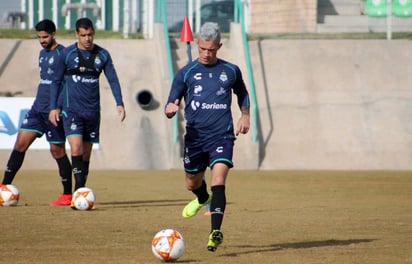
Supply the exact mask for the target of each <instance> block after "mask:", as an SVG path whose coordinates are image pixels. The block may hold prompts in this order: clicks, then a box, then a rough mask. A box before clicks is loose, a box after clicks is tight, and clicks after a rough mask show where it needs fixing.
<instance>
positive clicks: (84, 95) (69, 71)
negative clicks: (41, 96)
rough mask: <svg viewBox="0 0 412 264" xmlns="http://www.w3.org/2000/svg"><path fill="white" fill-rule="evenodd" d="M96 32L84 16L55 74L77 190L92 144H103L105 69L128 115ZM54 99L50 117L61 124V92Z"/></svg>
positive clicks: (121, 111)
mask: <svg viewBox="0 0 412 264" xmlns="http://www.w3.org/2000/svg"><path fill="white" fill-rule="evenodd" d="M94 34H95V30H94V26H93V22H92V21H91V20H90V19H89V18H80V19H78V20H77V21H76V38H77V42H76V43H74V44H72V45H70V46H68V47H67V48H66V49H64V50H63V52H62V59H61V60H59V62H58V66H59V72H57V73H56V74H55V75H54V76H55V78H56V81H55V85H58V84H59V83H64V87H63V96H61V98H62V101H63V102H62V105H63V110H62V118H63V124H64V130H65V133H66V138H67V140H68V142H69V144H70V151H71V156H72V157H71V158H72V166H73V174H74V179H75V187H74V190H77V189H78V188H80V187H84V186H85V185H86V180H87V176H88V172H89V164H90V163H89V162H90V156H91V151H92V146H93V144H94V143H99V133H100V85H99V77H100V74H101V73H102V72H104V74H105V76H106V78H107V80H108V82H109V85H110V88H111V90H112V93H113V96H114V98H115V101H116V107H117V112H118V114H119V117H120V121H123V120H124V119H125V118H126V111H125V108H124V104H123V99H122V92H121V87H120V83H119V79H118V77H117V73H116V70H115V68H114V65H113V61H112V58H111V56H110V53H109V52H108V51H107V50H106V49H104V48H102V47H100V46H98V45H97V44H94ZM52 91H55V90H53V89H52ZM50 98H51V102H50V107H51V108H50V109H51V111H50V114H49V119H50V121H51V122H52V123H53V124H55V125H57V123H58V121H59V120H60V116H59V112H58V102H59V101H58V99H59V95H58V94H57V93H52V94H51V97H50ZM72 208H73V206H72Z"/></svg>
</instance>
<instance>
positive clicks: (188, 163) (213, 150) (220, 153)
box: [183, 139, 234, 174]
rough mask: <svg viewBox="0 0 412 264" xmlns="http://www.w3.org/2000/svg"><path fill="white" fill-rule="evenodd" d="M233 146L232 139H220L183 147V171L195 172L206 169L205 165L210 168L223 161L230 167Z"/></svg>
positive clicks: (231, 164)
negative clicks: (196, 145)
mask: <svg viewBox="0 0 412 264" xmlns="http://www.w3.org/2000/svg"><path fill="white" fill-rule="evenodd" d="M233 146H234V139H221V140H217V141H213V142H209V143H206V144H203V145H201V146H198V147H185V153H184V157H183V163H184V168H185V171H186V172H187V173H191V174H195V173H198V172H201V171H204V170H206V168H207V167H210V168H212V167H213V165H215V164H216V163H225V164H226V165H227V166H228V167H229V168H232V167H233V161H232V158H233Z"/></svg>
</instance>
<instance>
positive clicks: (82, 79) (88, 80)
mask: <svg viewBox="0 0 412 264" xmlns="http://www.w3.org/2000/svg"><path fill="white" fill-rule="evenodd" d="M72 80H73V82H75V83H77V82H81V83H97V82H98V81H99V79H98V78H85V77H81V76H79V75H72Z"/></svg>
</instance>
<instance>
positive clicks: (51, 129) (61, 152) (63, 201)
mask: <svg viewBox="0 0 412 264" xmlns="http://www.w3.org/2000/svg"><path fill="white" fill-rule="evenodd" d="M42 119H43V127H44V131H47V133H45V134H46V139H47V141H48V142H49V143H50V153H51V155H52V157H53V158H54V159H55V160H56V163H57V167H58V169H59V176H60V180H61V183H62V185H63V193H62V194H61V195H60V196H59V197H58V198H57V200H56V201H54V202H52V203H50V204H49V205H50V206H65V205H70V202H71V199H72V166H71V164H70V161H69V158H68V157H67V154H66V145H65V143H66V136H65V133H64V127H63V122H62V121H60V122H59V124H58V126H57V127H55V126H54V125H53V124H51V122H50V121H49V120H48V114H44V115H42Z"/></svg>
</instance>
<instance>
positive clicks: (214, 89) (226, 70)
mask: <svg viewBox="0 0 412 264" xmlns="http://www.w3.org/2000/svg"><path fill="white" fill-rule="evenodd" d="M232 91H233V93H235V94H236V95H237V103H238V105H239V107H244V106H246V107H249V105H250V102H249V94H248V92H247V89H246V86H245V83H244V81H243V78H242V74H241V71H240V69H239V67H237V66H236V65H234V64H232V63H229V62H227V61H224V60H221V59H218V61H217V63H216V64H214V65H205V64H201V63H199V62H198V61H197V60H195V61H193V62H191V63H189V64H188V65H186V66H185V67H183V68H182V69H180V70H179V71H178V72H177V73H176V76H175V79H174V80H173V83H172V87H171V90H170V94H169V98H168V100H167V103H170V102H174V101H175V100H176V99H179V101H180V102H181V99H182V98H184V101H185V106H184V107H185V108H184V113H185V119H186V135H185V142H186V144H187V145H188V146H197V145H200V144H202V142H205V141H209V140H211V139H213V138H214V139H218V138H234V137H235V135H234V129H233V118H232V112H231V104H232Z"/></svg>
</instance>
